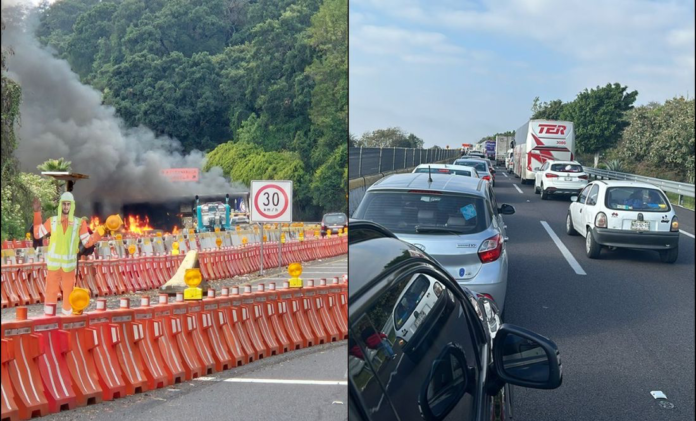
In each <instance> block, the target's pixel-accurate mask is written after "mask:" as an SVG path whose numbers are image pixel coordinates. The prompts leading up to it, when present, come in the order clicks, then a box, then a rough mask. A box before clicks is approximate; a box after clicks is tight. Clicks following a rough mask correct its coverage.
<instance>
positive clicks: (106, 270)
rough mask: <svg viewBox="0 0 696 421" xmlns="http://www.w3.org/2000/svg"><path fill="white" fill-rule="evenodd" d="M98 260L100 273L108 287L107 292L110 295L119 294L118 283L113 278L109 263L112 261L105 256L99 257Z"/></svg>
mask: <svg viewBox="0 0 696 421" xmlns="http://www.w3.org/2000/svg"><path fill="white" fill-rule="evenodd" d="M99 262H100V263H101V264H100V265H99V267H100V271H101V273H102V277H103V278H104V281H105V282H106V285H107V288H108V289H109V294H110V295H116V294H119V288H118V285H116V279H114V276H113V273H112V269H111V265H112V261H111V259H110V258H105V259H102V258H101V257H100V259H99Z"/></svg>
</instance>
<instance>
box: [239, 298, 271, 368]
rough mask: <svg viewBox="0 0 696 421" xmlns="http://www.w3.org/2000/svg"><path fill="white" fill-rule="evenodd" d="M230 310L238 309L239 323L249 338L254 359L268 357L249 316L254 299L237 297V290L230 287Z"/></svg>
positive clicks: (259, 335)
mask: <svg viewBox="0 0 696 421" xmlns="http://www.w3.org/2000/svg"><path fill="white" fill-rule="evenodd" d="M231 296H232V308H233V309H238V311H239V317H240V323H241V325H242V327H243V330H244V332H245V333H246V335H247V338H249V341H250V343H251V345H252V346H253V348H254V359H259V360H260V359H261V358H264V357H267V356H268V354H269V353H268V350H267V349H266V346H265V345H264V343H263V339H261V334H260V333H259V330H258V328H257V327H256V323H255V322H254V319H253V318H252V317H251V315H250V309H249V307H250V306H252V305H253V304H254V299H253V298H252V297H244V296H240V295H239V288H237V287H232V294H231Z"/></svg>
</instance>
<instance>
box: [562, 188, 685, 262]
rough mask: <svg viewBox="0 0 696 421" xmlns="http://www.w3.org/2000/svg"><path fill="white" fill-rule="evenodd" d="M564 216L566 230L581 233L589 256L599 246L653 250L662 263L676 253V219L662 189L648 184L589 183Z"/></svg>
mask: <svg viewBox="0 0 696 421" xmlns="http://www.w3.org/2000/svg"><path fill="white" fill-rule="evenodd" d="M570 200H571V201H572V202H573V203H571V204H570V209H568V215H567V216H566V233H567V234H568V235H577V234H578V233H580V235H582V236H583V237H585V251H586V253H587V256H588V257H589V258H591V259H596V258H598V257H599V253H600V252H601V250H602V247H620V248H632V249H648V250H656V251H658V252H659V253H660V260H661V261H662V262H664V263H674V262H675V261H676V260H677V256H678V253H679V221H678V219H677V215H676V214H675V213H674V209H673V208H672V205H671V204H670V203H669V200H668V199H667V196H666V195H665V193H664V192H663V191H662V190H661V189H659V188H658V187H655V186H654V185H652V184H648V183H640V182H634V181H620V180H596V181H593V182H591V183H589V184H588V185H587V186H586V187H585V188H584V189H583V190H582V192H581V193H580V195H579V196H572V197H571V198H570Z"/></svg>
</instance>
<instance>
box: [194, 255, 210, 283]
mask: <svg viewBox="0 0 696 421" xmlns="http://www.w3.org/2000/svg"><path fill="white" fill-rule="evenodd" d="M198 266H199V267H200V269H201V277H202V278H203V279H204V280H206V281H210V280H213V273H212V271H211V269H210V266H209V265H208V253H207V252H206V251H201V252H199V253H198Z"/></svg>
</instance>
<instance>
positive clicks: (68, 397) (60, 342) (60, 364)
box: [32, 316, 77, 412]
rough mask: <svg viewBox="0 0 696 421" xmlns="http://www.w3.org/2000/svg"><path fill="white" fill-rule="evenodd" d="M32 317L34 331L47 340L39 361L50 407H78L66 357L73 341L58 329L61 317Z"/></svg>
mask: <svg viewBox="0 0 696 421" xmlns="http://www.w3.org/2000/svg"><path fill="white" fill-rule="evenodd" d="M32 321H33V322H34V326H33V331H34V333H35V334H37V335H39V336H40V337H41V338H42V339H41V341H42V342H43V344H44V352H45V353H44V354H43V355H42V356H41V357H39V359H38V363H39V372H40V373H41V380H42V381H43V385H44V392H45V393H46V399H47V400H48V409H49V411H51V412H60V411H62V410H69V409H74V408H76V407H77V397H76V396H75V392H74V391H73V384H72V379H71V377H70V371H69V370H68V365H67V363H66V361H65V354H67V353H68V351H69V350H70V343H69V339H68V334H67V332H65V331H64V330H59V322H60V317H58V316H49V317H41V318H37V319H32Z"/></svg>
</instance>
